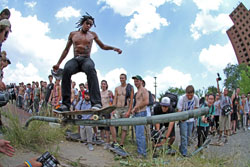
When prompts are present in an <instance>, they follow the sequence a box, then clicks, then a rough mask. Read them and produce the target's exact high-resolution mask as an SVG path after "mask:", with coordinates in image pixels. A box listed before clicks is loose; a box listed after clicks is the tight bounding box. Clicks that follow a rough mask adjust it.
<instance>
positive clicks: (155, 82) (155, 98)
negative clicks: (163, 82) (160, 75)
mask: <svg viewBox="0 0 250 167" xmlns="http://www.w3.org/2000/svg"><path fill="white" fill-rule="evenodd" d="M154 78H155V100H156V99H157V98H156V87H157V84H156V78H157V77H154Z"/></svg>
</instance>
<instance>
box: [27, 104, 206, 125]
mask: <svg viewBox="0 0 250 167" xmlns="http://www.w3.org/2000/svg"><path fill="white" fill-rule="evenodd" d="M208 113H209V108H208V107H205V108H199V109H195V110H189V111H182V112H175V113H171V114H162V115H155V116H150V117H132V118H119V119H103V120H83V119H72V118H55V117H44V116H32V117H30V118H29V119H28V120H27V121H26V123H25V127H28V126H29V124H30V122H32V121H34V120H37V121H45V122H53V123H60V124H73V125H85V126H102V127H105V126H131V125H146V124H156V123H166V122H173V121H181V120H188V119H189V118H197V117H199V116H202V115H206V114H208Z"/></svg>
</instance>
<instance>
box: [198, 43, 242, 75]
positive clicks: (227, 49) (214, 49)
mask: <svg viewBox="0 0 250 167" xmlns="http://www.w3.org/2000/svg"><path fill="white" fill-rule="evenodd" d="M199 61H200V62H201V63H202V64H203V65H204V66H206V68H207V69H208V70H209V71H211V72H216V71H220V70H223V69H224V68H225V67H226V65H227V64H228V63H231V64H235V63H237V60H236V56H235V54H234V50H233V47H232V45H231V44H230V42H228V43H227V44H226V45H224V46H221V45H219V44H216V45H210V46H209V48H208V49H207V48H204V49H202V51H201V52H200V55H199Z"/></svg>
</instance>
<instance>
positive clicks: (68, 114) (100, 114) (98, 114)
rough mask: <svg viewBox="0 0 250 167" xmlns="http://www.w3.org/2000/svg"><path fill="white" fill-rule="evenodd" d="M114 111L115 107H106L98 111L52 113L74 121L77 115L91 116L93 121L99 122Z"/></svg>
mask: <svg viewBox="0 0 250 167" xmlns="http://www.w3.org/2000/svg"><path fill="white" fill-rule="evenodd" d="M115 109H116V107H115V106H108V107H105V108H102V109H100V110H95V109H88V110H75V111H58V110H56V109H55V110H53V112H54V113H57V114H60V115H62V116H63V117H64V118H67V119H75V117H77V115H93V117H92V118H93V120H95V121H96V120H99V119H103V116H104V115H106V114H110V113H111V112H112V111H114V110H115Z"/></svg>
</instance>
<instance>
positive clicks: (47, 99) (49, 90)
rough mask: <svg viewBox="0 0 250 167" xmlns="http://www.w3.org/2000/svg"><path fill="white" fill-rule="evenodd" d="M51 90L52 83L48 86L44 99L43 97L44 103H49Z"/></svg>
mask: <svg viewBox="0 0 250 167" xmlns="http://www.w3.org/2000/svg"><path fill="white" fill-rule="evenodd" d="M53 88H54V84H53V83H50V84H48V86H47V90H46V97H45V101H46V102H48V101H49V96H50V94H51V91H52V90H53Z"/></svg>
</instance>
